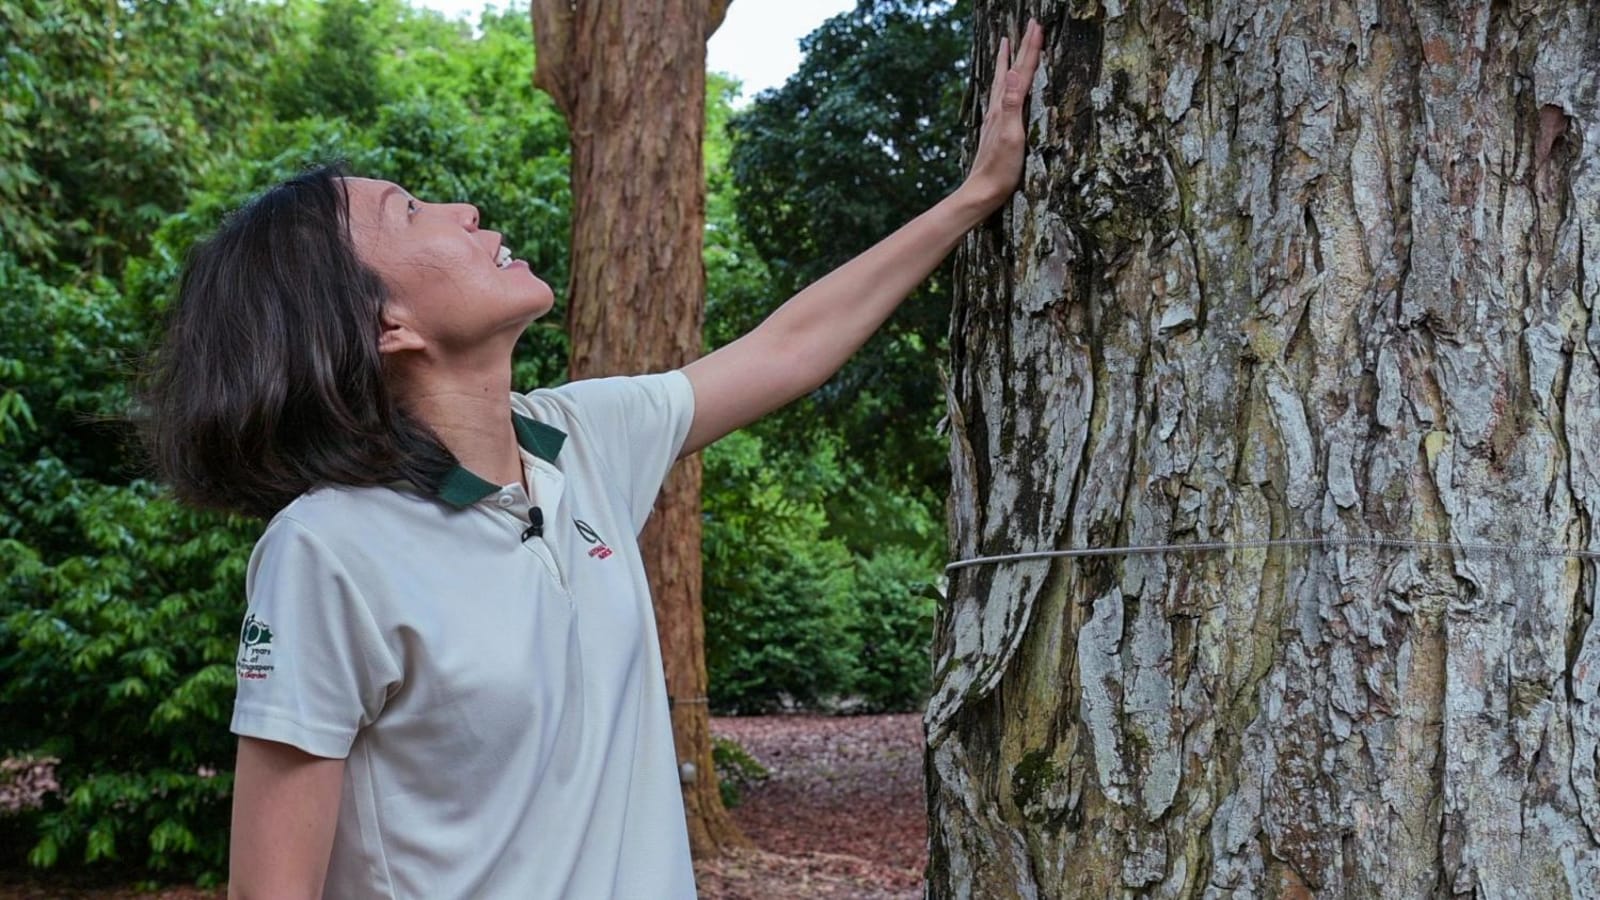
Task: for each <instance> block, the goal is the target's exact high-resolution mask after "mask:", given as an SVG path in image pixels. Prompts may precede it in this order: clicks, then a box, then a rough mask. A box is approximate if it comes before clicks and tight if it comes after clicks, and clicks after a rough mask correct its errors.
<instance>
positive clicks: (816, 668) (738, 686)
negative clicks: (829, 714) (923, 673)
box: [702, 432, 856, 713]
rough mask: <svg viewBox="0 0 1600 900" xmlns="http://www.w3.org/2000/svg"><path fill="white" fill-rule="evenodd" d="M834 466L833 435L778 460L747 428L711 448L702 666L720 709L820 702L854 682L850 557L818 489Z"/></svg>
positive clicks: (833, 478) (752, 709) (706, 499)
mask: <svg viewBox="0 0 1600 900" xmlns="http://www.w3.org/2000/svg"><path fill="white" fill-rule="evenodd" d="M838 471H839V470H838V466H837V463H836V461H835V458H834V454H833V449H832V447H831V446H830V445H818V446H817V447H815V448H813V450H812V452H811V453H810V454H808V456H807V457H805V458H802V459H798V460H797V459H793V458H788V457H786V458H782V459H779V460H777V461H775V462H773V461H768V460H767V459H765V458H764V456H763V444H762V441H761V440H760V439H759V438H757V437H754V436H753V435H750V434H748V433H745V432H739V433H736V434H733V435H730V436H729V437H727V438H725V439H723V440H722V441H720V442H718V443H717V444H715V445H713V446H712V447H711V448H710V449H708V450H707V451H706V457H705V481H704V487H703V494H702V497H703V502H704V504H705V542H704V551H705V577H704V597H705V627H706V668H707V670H708V674H709V678H710V695H711V704H712V708H713V709H714V710H716V711H718V712H723V713H728V712H737V713H758V712H771V711H774V710H778V709H782V708H783V707H785V706H787V705H796V704H797V705H802V706H811V707H816V706H820V705H822V704H823V703H824V702H825V701H827V700H829V699H831V698H834V697H837V696H839V695H841V694H843V693H844V692H845V691H846V690H848V689H849V685H850V678H851V673H852V669H853V667H854V665H855V657H856V647H855V645H854V643H853V638H852V635H851V633H850V628H849V616H850V592H851V589H852V587H853V581H854V573H853V571H852V569H853V566H852V558H851V556H850V551H849V550H848V549H847V548H846V547H845V546H844V544H843V542H841V541H839V540H836V539H829V538H826V537H824V536H823V532H824V530H825V528H826V525H827V515H826V513H825V512H824V510H823V507H822V503H821V501H820V500H818V499H816V497H817V495H818V494H821V493H822V492H821V491H815V492H812V491H811V489H812V488H815V487H816V486H818V485H819V484H821V485H822V486H824V487H825V486H826V485H827V484H828V483H830V482H834V481H837V480H838V477H839V475H838ZM808 494H809V496H808Z"/></svg>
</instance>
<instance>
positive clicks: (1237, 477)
mask: <svg viewBox="0 0 1600 900" xmlns="http://www.w3.org/2000/svg"><path fill="white" fill-rule="evenodd" d="M979 6H980V7H981V9H980V10H979V12H978V27H977V28H976V29H975V31H976V34H977V41H978V44H979V46H978V48H977V50H976V56H975V59H976V60H979V61H981V62H980V64H979V65H978V66H975V69H976V71H975V72H974V76H975V79H976V83H977V84H979V85H982V84H985V83H987V79H988V78H989V77H990V71H989V65H990V63H989V62H988V61H989V60H992V58H993V54H994V51H995V47H996V46H997V45H998V43H999V38H1000V36H1001V35H1002V33H1005V32H1009V33H1011V34H1013V35H1016V34H1017V33H1019V31H1020V22H1019V19H1021V18H1022V16H1023V10H1022V7H1021V5H1020V4H1013V3H994V2H992V3H982V2H980V3H979ZM1029 8H1033V6H1032V5H1031V4H1030V6H1029ZM1051 10H1052V11H1051V13H1050V14H1049V18H1048V20H1047V21H1046V27H1047V28H1048V29H1049V46H1048V49H1047V52H1046V56H1045V62H1044V64H1043V66H1042V71H1043V72H1045V73H1048V74H1047V75H1041V76H1040V79H1039V80H1038V82H1036V84H1035V85H1034V91H1033V94H1032V104H1033V105H1032V108H1031V111H1030V117H1031V119H1032V138H1031V140H1032V147H1033V148H1034V149H1033V151H1032V153H1031V154H1030V158H1029V160H1028V163H1027V174H1026V183H1025V186H1024V189H1023V191H1022V193H1021V194H1020V195H1019V197H1018V199H1017V200H1016V201H1015V203H1014V204H1013V205H1012V206H1011V207H1010V208H1009V209H1007V210H1006V211H1005V212H1003V213H1002V214H1001V215H1000V216H998V217H997V218H996V220H995V222H993V223H992V224H991V226H989V227H987V228H985V229H983V230H980V231H979V232H977V233H975V234H974V235H973V236H972V237H970V238H969V239H968V241H967V243H966V244H965V246H964V247H963V249H962V252H961V254H960V257H959V260H958V271H959V275H958V281H959V290H960V296H959V298H958V305H957V311H956V314H955V321H954V324H953V328H952V339H951V344H952V352H953V373H952V379H951V396H950V405H951V420H950V421H951V431H952V450H951V461H952V469H953V470H954V479H955V484H954V491H953V497H952V504H951V519H952V528H953V537H952V545H953V552H954V553H955V554H956V555H957V556H958V557H960V558H967V557H971V556H974V555H978V554H995V553H1006V552H1012V551H1022V550H1035V549H1053V548H1071V547H1096V546H1100V547H1106V546H1115V545H1127V544H1150V543H1166V542H1185V541H1235V540H1248V539H1258V538H1297V537H1318V536H1327V537H1333V538H1359V537H1373V536H1383V537H1403V538H1412V537H1416V538H1422V539H1429V540H1442V541H1451V542H1472V543H1479V542H1510V543H1517V544H1547V545H1555V546H1558V547H1565V548H1571V549H1574V550H1584V551H1593V550H1600V534H1597V533H1596V529H1595V523H1596V522H1597V521H1600V318H1595V317H1593V315H1592V312H1593V308H1594V306H1595V304H1596V301H1597V300H1600V6H1596V5H1595V4H1593V3H1592V2H1591V0H1547V2H1535V0H1495V2H1491V0H1471V2H1468V0H1325V2H1315V3H1313V2H1295V0H1210V2H1207V3H1194V2H1184V0H1120V2H1119V0H1103V2H1102V3H1098V4H1097V3H1095V2H1093V0H1075V2H1063V3H1058V4H1055V5H1054V6H1053V7H1051ZM979 93H980V94H981V93H982V92H981V91H980V92H979ZM974 121H975V118H974ZM1597 591H1600V577H1597V572H1596V566H1595V564H1594V563H1593V562H1592V561H1589V560H1583V559H1577V558H1573V557H1570V556H1569V557H1561V556H1556V557H1548V558H1547V557H1531V558H1516V557H1508V556H1505V555H1497V554H1493V553H1483V552H1462V551H1448V552H1447V551H1440V550H1427V549H1421V550H1418V549H1411V550H1403V549H1393V548H1379V547H1370V546H1365V547H1364V546H1327V547H1320V548H1297V547H1283V546H1278V547H1272V548H1268V549H1262V548H1253V549H1245V548H1241V549H1234V550H1231V551H1225V552H1211V553H1193V554H1173V553H1167V554H1151V555H1128V554H1122V555H1114V556H1108V557H1103V558H1093V559H1083V560H1066V559H1056V560H1043V561H1028V562H1015V563H1006V564H998V565H985V566H975V567H970V568H965V569H960V570H958V571H956V572H955V573H954V575H953V579H952V583H951V586H950V592H949V594H950V600H949V604H948V606H947V608H945V609H944V610H943V611H942V613H941V621H940V623H939V629H938V634H937V638H936V647H935V658H936V670H935V671H936V675H935V679H936V681H935V693H934V697H933V700H932V701H931V704H930V707H929V710H928V716H927V726H928V742H929V751H928V767H927V778H928V792H929V808H930V813H929V815H930V825H931V828H932V861H931V864H930V867H929V874H930V890H931V893H932V894H933V895H934V896H953V897H966V896H977V897H994V896H1000V897H1007V896H1017V897H1035V896H1039V897H1086V898H1104V897H1117V896H1152V897H1202V896H1206V897H1211V896H1217V897H1221V896H1237V897H1308V896H1318V897H1405V898H1410V897H1443V896H1457V895H1460V896H1476V897H1483V898H1506V897H1528V898H1549V897H1566V896H1583V897H1596V896H1600V842H1597V839H1596V829H1600V785H1597V783H1596V762H1597V757H1596V752H1597V748H1600V628H1596V627H1593V625H1592V622H1593V611H1594V608H1595V601H1596V596H1597Z"/></svg>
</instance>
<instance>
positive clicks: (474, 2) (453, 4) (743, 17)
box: [411, 0, 855, 100]
mask: <svg viewBox="0 0 1600 900" xmlns="http://www.w3.org/2000/svg"><path fill="white" fill-rule="evenodd" d="M411 2H412V3H413V4H415V5H417V6H425V7H428V8H429V9H436V10H439V11H440V12H442V13H444V14H445V15H447V16H451V17H457V16H465V17H467V18H469V19H472V20H474V21H475V20H476V18H477V14H478V12H479V11H481V10H482V9H483V7H484V5H485V0H411ZM494 5H495V6H497V7H499V8H502V9H503V8H505V7H506V6H507V5H514V6H516V7H517V8H518V9H526V8H527V2H526V0H517V2H515V3H513V4H507V3H503V2H502V3H496V4H494ZM854 6H855V2H854V0H732V2H730V3H729V4H728V17H727V18H726V19H725V20H723V23H722V27H721V28H718V29H717V33H716V34H714V35H712V36H711V42H710V43H709V44H707V45H706V67H707V68H709V69H710V70H712V71H713V72H722V73H725V74H728V75H732V76H733V77H735V78H737V79H739V81H740V83H741V84H742V87H743V90H742V91H741V95H742V97H743V99H745V100H748V99H749V98H751V97H754V96H755V95H756V94H758V93H760V92H761V91H763V90H766V89H767V88H770V87H777V86H778V85H780V84H783V82H784V80H785V79H787V78H788V77H789V76H790V75H792V74H794V70H795V69H797V68H799V66H800V39H801V38H803V37H805V36H806V35H808V34H810V33H811V32H812V31H813V30H814V29H815V28H816V27H817V26H818V25H821V24H822V22H823V20H824V19H827V18H828V17H829V16H832V15H836V14H838V13H841V12H844V11H845V10H847V9H851V8H853V7H854Z"/></svg>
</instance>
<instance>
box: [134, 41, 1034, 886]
mask: <svg viewBox="0 0 1600 900" xmlns="http://www.w3.org/2000/svg"><path fill="white" fill-rule="evenodd" d="M1041 43H1042V37H1041V34H1040V30H1039V28H1038V26H1037V25H1035V24H1032V23H1030V25H1029V28H1028V31H1027V35H1026V37H1025V38H1024V41H1023V45H1022V49H1021V52H1020V53H1019V54H1018V56H1017V59H1016V60H1015V64H1014V65H1013V64H1012V61H1011V60H1010V54H1009V51H1008V48H1007V46H1006V45H1005V44H1004V43H1003V44H1002V46H1001V51H1000V53H1001V55H1000V60H999V63H998V64H997V66H996V77H995V81H994V84H993V87H992V89H991V91H990V94H989V110H988V115H987V116H986V118H985V120H984V124H983V129H982V132H981V135H980V139H979V146H978V152H977V154H976V157H975V160H974V163H973V169H972V172H971V174H970V175H969V177H968V179H967V181H966V182H965V183H964V184H963V185H962V186H961V188H960V189H959V190H957V191H956V192H955V193H954V194H952V195H951V196H950V197H948V198H946V199H945V200H943V201H941V202H940V203H939V204H938V205H936V206H935V207H933V208H932V209H931V210H929V211H928V212H927V213H925V214H923V215H922V216H920V217H918V218H917V219H916V220H914V221H913V222H911V223H910V224H908V225H906V226H905V227H904V228H902V229H900V230H899V231H897V232H896V233H895V234H894V235H892V236H890V237H889V238H887V239H886V240H884V241H883V242H882V243H880V244H878V245H877V246H875V247H873V248H872V249H871V250H869V251H867V252H866V253H864V254H863V255H861V256H860V257H858V258H857V259H855V260H852V261H851V262H850V263H848V264H847V265H845V266H843V267H841V268H840V269H838V270H837V271H835V272H833V273H832V274H830V275H828V276H827V277H826V278H824V279H822V280H821V281H819V282H817V283H816V284H814V285H812V286H811V287H809V288H807V289H806V290H805V291H803V292H801V293H800V294H799V295H797V296H796V297H794V298H793V299H792V300H790V301H789V302H788V303H786V304H785V305H784V306H783V307H782V308H780V309H779V310H778V311H777V312H775V313H774V314H773V315H772V316H771V317H770V318H769V319H768V320H767V321H766V322H764V323H763V324H762V325H761V326H760V327H758V328H757V329H755V330H754V331H752V332H751V333H750V334H748V335H746V336H745V337H743V338H741V339H740V340H738V341H736V342H734V343H732V344H730V345H728V346H726V347H724V348H722V349H720V350H718V351H716V352H714V353H712V354H710V355H708V356H706V357H704V358H703V359H700V360H698V361H696V362H694V363H691V364H690V365H688V366H686V367H684V369H683V370H681V371H678V372H669V373H665V374H660V375H649V376H642V377H635V378H609V379H597V380H592V381H580V382H576V383H573V384H569V385H565V386H563V387H561V388H557V389H554V390H537V391H534V392H532V393H530V394H525V395H524V394H515V393H512V392H511V389H510V388H511V383H510V382H511V353H512V348H513V346H514V345H515V343H516V341H517V339H518V337H519V336H520V335H521V333H522V332H523V330H524V329H525V328H526V327H527V325H528V324H529V323H530V322H531V321H533V320H534V319H536V318H538V317H539V316H540V315H542V314H543V313H545V312H546V311H547V310H549V308H550V306H551V304H552V302H553V299H554V298H553V296H552V293H551V290H550V288H549V287H548V286H547V285H546V284H545V283H544V282H543V281H541V280H539V278H538V277H536V276H535V275H534V273H532V272H531V271H529V270H528V267H527V265H526V264H525V263H522V262H520V261H516V260H511V259H510V258H509V254H508V253H507V252H506V251H505V250H504V249H503V247H502V246H501V242H500V237H499V235H497V234H496V233H494V232H492V231H487V230H483V229H480V228H479V227H478V216H477V211H476V210H475V209H473V208H472V207H471V206H469V205H467V204H461V203H458V204H443V203H438V204H436V203H428V202H423V201H421V200H418V199H416V198H414V197H412V196H410V195H409V194H408V193H406V192H405V191H404V190H403V189H401V188H400V187H398V186H396V185H393V184H389V183H387V182H381V181H372V180H368V179H361V178H346V177H340V176H339V175H338V174H337V173H336V172H332V171H328V170H322V171H319V172H313V173H310V174H307V175H305V176H302V177H300V178H296V179H293V180H292V181H290V182H288V183H286V184H284V185H280V186H279V187H276V188H274V189H272V190H271V191H268V192H267V193H266V194H264V195H263V196H261V197H260V198H258V199H257V200H255V201H254V202H252V203H251V204H250V205H248V206H246V207H245V208H243V209H242V210H240V211H239V212H237V213H236V214H234V215H233V216H232V217H230V219H229V220H228V221H227V222H226V223H225V224H224V225H223V227H222V228H221V230H220V231H219V232H218V233H217V235H215V236H214V237H213V238H211V239H210V240H209V241H208V242H206V243H205V244H204V245H203V246H201V247H199V248H197V250H196V252H195V253H194V254H193V256H192V257H191V259H190V263H189V266H188V269H187V270H186V272H185V275H184V280H183V284H182V286H181V288H180V291H179V298H178V302H177V305H176V307H175V310H174V315H173V320H172V322H171V324H170V326H169V330H168V336H167V343H166V345H165V347H164V348H163V351H162V353H161V354H160V356H159V365H158V370H157V374H156V377H155V378H154V380H153V381H152V383H151V385H150V390H149V395H148V400H149V408H150V410H151V412H152V415H151V419H150V422H151V424H150V439H151V443H152V446H153V447H154V449H155V452H156V456H157V459H158V462H159V463H160V465H161V466H162V468H163V470H164V472H165V474H166V476H167V477H168V478H169V480H170V481H171V482H172V483H173V485H174V486H175V488H176V489H177V491H178V492H179V494H180V495H181V496H183V497H184V498H186V499H188V500H190V501H192V502H195V503H199V504H203V505H209V506H214V507H222V508H227V509H234V510H240V511H244V512H248V513H252V514H257V515H262V516H269V517H271V522H270V523H269V525H268V526H267V529H266V531H265V533H264V534H263V536H262V538H261V540H260V542H259V543H258V544H257V546H256V548H255V552H254V554H253V555H252V557H251V561H250V568H249V573H248V576H247V592H248V598H249V602H248V610H247V612H246V616H245V622H244V628H243V629H242V632H241V636H240V648H239V659H238V665H237V671H238V677H239V688H238V699H237V702H236V705H235V710H234V717H233V730H234V731H235V732H237V733H238V734H239V736H240V739H239V757H238V765H237V769H236V780H235V785H234V810H233V826H232V858H231V879H230V893H231V895H233V896H236V897H271V898H281V897H317V896H333V897H382V896H395V897H427V898H440V897H518V898H522V897H580V898H582V897H613V896H615V897H630V898H631V897H692V896H693V895H694V876H693V871H692V869H691V868H690V860H689V851H688V842H687V835H686V832H685V828H684V819H683V808H682V801H681V797H680V795H679V788H678V777H677V769H676V764H675V753H674V750H673V744H672V732H671V724H670V720H669V718H668V711H667V702H666V694H665V686H664V682H663V680H662V676H661V661H660V657H659V650H658V648H657V645H656V635H655V628H654V621H653V618H652V614H651V605H650V598H649V594H648V590H647V587H646V583H645V579H644V573H643V569H642V568H641V566H640V563H639V553H638V547H637V545H636V543H635V536H636V535H637V534H638V532H639V530H640V528H642V527H643V524H644V519H645V516H646V515H648V513H649V511H650V508H651V505H652V503H653V501H654V498H655V494H656V492H657V490H658V489H659V487H660V484H661V481H662V479H663V477H664V476H665V474H666V471H667V469H668V467H669V466H670V465H671V464H672V462H673V461H674V460H675V459H677V458H678V457H680V456H684V455H687V454H690V453H694V452H695V451H697V450H699V449H700V448H702V447H704V446H705V445H707V444H709V443H711V442H712V441H714V440H716V439H717V438H719V437H721V436H722V435H724V434H727V433H728V432H729V431H732V430H733V429H735V428H738V427H740V426H742V425H745V424H747V423H749V422H751V421H753V420H755V419H756V418H758V417H760V416H761V415H763V414H765V413H767V412H770V411H771V410H773V409H776V408H777V407H779V406H781V405H783V404H785V403H787V402H789V401H790V400H792V399H794V398H796V397H798V396H800V395H801V394H803V393H805V392H807V391H809V390H811V389H813V388H815V387H816V386H817V385H819V384H821V383H822V382H823V381H825V380H826V379H827V378H828V377H829V376H830V375H831V374H832V373H833V372H834V371H836V370H837V369H838V367H839V366H840V365H842V364H843V362H844V361H845V359H846V358H847V357H848V356H849V354H851V353H852V352H854V351H855V350H856V348H858V347H860V346H861V344H862V343H863V342H864V341H865V340H866V339H867V337H868V336H869V335H870V334H871V333H872V331H873V330H874V329H876V328H877V327H878V325H879V324H881V323H882V322H883V320H884V319H885V318H887V317H888V316H889V314H890V313H891V312H892V311H893V310H894V308H895V306H896V305H897V304H898V303H899V302H900V301H901V300H902V299H903V298H904V297H905V296H906V295H907V294H908V293H909V292H910V291H911V289H912V288H913V287H914V286H915V285H916V284H917V283H918V282H920V281H921V280H922V279H923V278H924V277H926V276H927V274H928V273H929V272H930V271H931V270H932V269H933V268H934V267H935V266H936V265H937V264H938V263H939V261H940V260H941V259H942V258H943V257H944V256H945V254H947V253H948V252H949V250H950V249H951V248H952V247H953V246H954V245H955V243H956V242H957V241H958V240H959V239H960V238H961V236H962V235H963V234H965V233H966V231H967V230H968V229H970V228H972V227H973V226H974V225H976V224H977V223H979V222H980V221H982V220H983V219H984V218H986V217H987V216H988V215H989V214H990V213H992V212H993V211H994V210H996V209H997V208H998V207H999V206H1000V205H1001V204H1002V203H1003V202H1004V201H1005V199H1006V198H1007V197H1008V196H1009V195H1010V194H1011V192H1012V190H1013V189H1014V187H1015V185H1016V181H1017V178H1018V175H1019V173H1020V170H1021V162H1022V149H1023V121H1022V109H1023V100H1024V98H1025V96H1026V92H1027V90H1028V86H1029V84H1030V83H1031V81H1032V78H1033V73H1034V70H1035V67H1036V65H1037V63H1038V58H1039V51H1040V46H1041Z"/></svg>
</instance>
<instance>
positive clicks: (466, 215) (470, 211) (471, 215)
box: [456, 203, 478, 231]
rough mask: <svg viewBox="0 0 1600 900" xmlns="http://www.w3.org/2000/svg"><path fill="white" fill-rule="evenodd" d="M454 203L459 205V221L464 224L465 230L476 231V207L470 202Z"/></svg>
mask: <svg viewBox="0 0 1600 900" xmlns="http://www.w3.org/2000/svg"><path fill="white" fill-rule="evenodd" d="M456 205H457V206H459V207H460V212H461V221H462V222H463V223H464V224H465V225H466V227H467V230H468V231H477V230H478V208H477V207H476V206H473V205H472V204H471V203H458V204H456Z"/></svg>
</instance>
